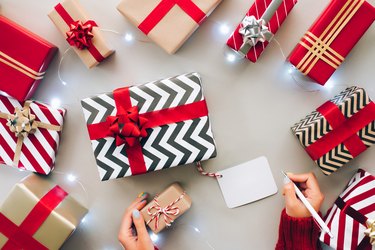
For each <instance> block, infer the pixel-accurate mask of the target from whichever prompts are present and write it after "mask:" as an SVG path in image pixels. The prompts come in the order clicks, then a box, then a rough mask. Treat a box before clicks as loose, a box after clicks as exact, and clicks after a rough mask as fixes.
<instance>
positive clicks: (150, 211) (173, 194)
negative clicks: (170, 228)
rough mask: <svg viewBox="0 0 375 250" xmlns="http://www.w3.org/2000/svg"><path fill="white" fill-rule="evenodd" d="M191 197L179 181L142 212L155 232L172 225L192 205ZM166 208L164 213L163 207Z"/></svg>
mask: <svg viewBox="0 0 375 250" xmlns="http://www.w3.org/2000/svg"><path fill="white" fill-rule="evenodd" d="M191 203H192V201H191V198H190V196H188V195H187V194H186V192H185V191H184V190H183V189H182V187H181V186H180V185H179V184H178V183H174V184H172V185H171V186H169V187H168V188H167V189H166V190H164V191H163V192H162V193H161V194H160V195H158V196H156V197H155V198H154V199H153V200H152V201H151V202H150V203H148V204H147V205H146V206H145V207H144V208H143V209H142V210H141V213H142V215H143V218H144V219H145V222H146V223H147V225H148V226H149V227H150V229H151V230H152V231H153V232H154V233H159V232H160V231H162V230H163V229H165V228H166V227H167V224H169V225H171V224H172V223H173V221H174V220H175V219H177V218H178V217H180V216H181V215H183V214H184V213H186V211H187V210H189V209H190V207H191ZM163 208H164V211H165V212H164V213H163V212H162V209H163Z"/></svg>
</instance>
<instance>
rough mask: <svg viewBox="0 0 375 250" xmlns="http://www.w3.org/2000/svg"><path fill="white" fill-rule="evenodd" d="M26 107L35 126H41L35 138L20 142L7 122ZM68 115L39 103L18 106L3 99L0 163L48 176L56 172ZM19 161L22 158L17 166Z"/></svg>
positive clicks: (9, 100) (8, 99)
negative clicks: (60, 144) (62, 131)
mask: <svg viewBox="0 0 375 250" xmlns="http://www.w3.org/2000/svg"><path fill="white" fill-rule="evenodd" d="M27 103H29V110H30V113H31V115H34V116H35V122H34V123H42V124H40V126H39V127H37V128H35V129H34V130H35V132H34V133H33V134H29V135H28V136H27V137H25V138H23V139H21V137H17V136H16V133H15V132H12V131H11V127H10V126H9V123H8V119H9V115H13V114H14V112H15V110H16V109H21V108H23V107H26V106H27ZM65 112H66V110H65V109H60V108H59V109H58V108H53V107H50V106H48V105H46V104H43V103H40V102H35V101H27V102H18V101H17V100H15V99H13V98H8V97H5V96H0V163H2V164H6V165H9V166H13V167H17V168H19V169H22V170H28V171H32V172H37V173H40V174H44V175H48V174H49V173H50V172H51V171H52V170H53V168H54V164H55V158H56V152H57V149H58V146H59V142H60V136H61V130H62V126H63V119H64V115H65ZM34 125H35V124H34ZM48 125H51V126H52V128H47V127H48ZM45 127H46V128H45ZM53 127H54V128H53ZM18 145H19V146H20V151H19V153H17V148H18ZM17 155H18V156H19V157H17ZM16 158H19V161H18V162H15V161H16V160H15V159H16Z"/></svg>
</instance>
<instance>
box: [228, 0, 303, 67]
mask: <svg viewBox="0 0 375 250" xmlns="http://www.w3.org/2000/svg"><path fill="white" fill-rule="evenodd" d="M271 2H272V0H255V2H254V4H253V5H252V6H251V7H250V9H249V11H248V12H247V13H246V16H255V18H256V19H259V18H260V17H262V15H263V14H264V12H265V11H266V9H267V7H268V6H269V5H270V4H271ZM296 3H297V0H284V1H283V3H282V4H281V5H280V7H279V8H278V9H277V11H276V13H275V15H274V16H273V17H272V18H271V20H270V21H269V23H268V28H269V30H270V31H271V32H272V34H276V32H277V31H278V30H279V28H280V26H281V25H282V23H283V22H284V20H285V19H286V17H287V16H288V15H289V13H290V11H291V10H292V9H293V7H294V5H295V4H296ZM240 28H241V23H240V24H239V25H238V26H237V28H236V29H235V31H234V32H233V34H232V35H231V36H230V37H229V39H228V41H227V45H228V46H229V47H231V48H232V49H234V50H235V51H238V50H239V49H240V48H241V46H242V44H243V37H242V35H241V34H240V33H239V32H238V31H239V29H240ZM267 45H268V42H267V41H266V42H264V43H258V44H257V45H255V46H254V47H252V48H251V49H250V51H249V53H247V55H246V58H247V59H249V60H250V61H252V62H256V61H257V60H258V58H259V57H260V55H261V54H262V53H263V51H264V49H265V48H266V47H267Z"/></svg>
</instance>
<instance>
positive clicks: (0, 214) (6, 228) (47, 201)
mask: <svg viewBox="0 0 375 250" xmlns="http://www.w3.org/2000/svg"><path fill="white" fill-rule="evenodd" d="M86 213H87V209H86V208H85V207H84V206H82V205H81V204H79V203H78V202H77V201H76V200H75V199H74V198H73V197H71V196H70V195H69V194H68V193H67V192H66V191H64V190H63V189H62V188H61V187H59V186H56V185H55V184H53V183H51V182H49V181H48V180H47V179H46V178H43V177H41V176H37V175H30V176H29V177H27V178H26V179H24V180H23V181H22V182H20V183H18V184H16V185H15V186H14V187H13V189H12V191H11V192H10V193H9V195H8V197H7V199H6V200H5V202H4V203H3V204H2V206H1V207H0V220H1V223H0V248H1V249H31V250H34V249H38V250H43V249H51V250H53V249H60V247H61V246H62V244H63V243H64V242H65V241H66V240H67V239H68V238H69V236H70V235H71V234H72V233H73V231H74V230H75V229H76V227H77V226H78V225H79V223H80V222H81V220H82V219H83V217H84V216H85V214H86ZM12 230H14V231H12Z"/></svg>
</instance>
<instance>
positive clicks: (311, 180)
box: [288, 172, 320, 190]
mask: <svg viewBox="0 0 375 250" xmlns="http://www.w3.org/2000/svg"><path fill="white" fill-rule="evenodd" d="M288 177H289V178H290V179H291V180H292V181H294V182H299V183H300V184H301V183H306V188H311V189H313V190H320V189H319V184H318V181H317V179H316V177H315V174H314V173H312V172H310V173H306V174H292V173H288Z"/></svg>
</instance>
